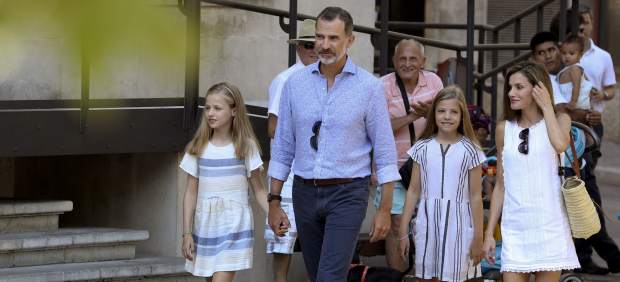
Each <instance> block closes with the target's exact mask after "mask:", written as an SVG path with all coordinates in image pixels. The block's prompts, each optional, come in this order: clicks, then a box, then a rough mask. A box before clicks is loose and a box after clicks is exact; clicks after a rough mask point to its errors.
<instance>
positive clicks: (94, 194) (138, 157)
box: [2, 153, 180, 256]
mask: <svg viewBox="0 0 620 282" xmlns="http://www.w3.org/2000/svg"><path fill="white" fill-rule="evenodd" d="M12 161H13V163H14V175H13V178H14V180H13V181H14V189H13V192H12V195H11V196H13V197H16V198H29V199H60V200H71V201H73V211H72V212H69V213H67V214H64V215H62V216H61V217H60V226H61V227H69V226H80V227H118V228H128V229H141V230H148V231H149V233H150V238H149V240H147V241H145V242H143V243H141V244H139V245H138V249H137V252H138V253H139V255H169V256H170V255H175V254H176V252H177V249H178V248H177V246H176V242H177V241H178V238H179V234H180V233H178V232H177V230H176V228H175V227H176V224H177V217H178V215H177V213H178V210H179V208H178V206H177V205H178V203H177V183H178V181H177V177H178V175H179V174H178V172H177V163H178V160H177V154H176V153H162V154H122V155H91V156H64V157H62V156H61V157H30V158H14V159H12ZM6 188H7V186H3V189H2V190H9V189H6ZM7 192H8V193H10V192H11V191H10V190H9V191H6V192H5V193H7Z"/></svg>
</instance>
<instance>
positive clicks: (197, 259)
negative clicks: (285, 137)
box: [180, 82, 267, 281]
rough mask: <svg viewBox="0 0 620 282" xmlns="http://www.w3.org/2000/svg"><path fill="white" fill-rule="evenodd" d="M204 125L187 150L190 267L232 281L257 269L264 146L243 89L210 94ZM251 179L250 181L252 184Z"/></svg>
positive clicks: (221, 86)
mask: <svg viewBox="0 0 620 282" xmlns="http://www.w3.org/2000/svg"><path fill="white" fill-rule="evenodd" d="M205 100H206V101H205V107H204V112H203V114H202V121H201V123H200V126H199V128H198V130H197V131H196V134H195V136H194V138H193V139H192V140H191V141H190V142H189V144H188V145H187V148H186V153H185V156H184V157H183V160H182V161H181V165H180V167H181V169H183V170H184V171H185V172H187V173H188V183H187V189H186V191H185V198H184V200H183V230H184V233H183V245H182V250H181V251H182V253H183V256H184V257H185V258H186V259H187V262H186V264H185V269H186V270H187V271H189V272H191V273H192V274H193V275H195V276H203V277H212V278H213V281H233V278H234V275H235V271H238V270H242V269H249V268H251V267H252V248H253V243H254V223H253V219H252V208H251V205H250V202H249V187H250V185H249V183H248V182H250V183H251V184H252V185H251V187H252V188H253V190H254V194H255V196H256V199H257V201H258V202H259V204H260V206H261V208H263V210H265V211H266V210H267V193H266V190H265V188H264V187H265V186H264V184H263V181H262V176H261V175H262V174H261V169H262V161H261V158H260V153H259V147H258V143H257V141H256V138H255V137H254V132H253V131H252V126H251V124H250V121H249V119H248V117H247V114H246V109H245V103H244V102H243V98H242V96H241V93H240V92H239V89H238V88H237V87H235V86H234V85H231V84H229V83H225V82H223V83H218V84H215V85H213V86H212V87H211V88H209V90H208V91H207V95H206V98H205ZM248 180H249V181H248Z"/></svg>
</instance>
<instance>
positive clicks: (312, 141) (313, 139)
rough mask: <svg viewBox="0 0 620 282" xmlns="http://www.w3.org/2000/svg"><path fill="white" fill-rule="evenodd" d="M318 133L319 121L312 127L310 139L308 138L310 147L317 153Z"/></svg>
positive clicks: (319, 128) (319, 129)
mask: <svg viewBox="0 0 620 282" xmlns="http://www.w3.org/2000/svg"><path fill="white" fill-rule="evenodd" d="M319 131H321V121H320V120H319V121H317V122H315V123H314V125H313V126H312V134H314V135H312V137H310V147H312V149H314V150H315V151H317V150H318V149H319V141H318V139H319Z"/></svg>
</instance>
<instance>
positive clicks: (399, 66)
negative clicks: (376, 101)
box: [374, 39, 443, 271]
mask: <svg viewBox="0 0 620 282" xmlns="http://www.w3.org/2000/svg"><path fill="white" fill-rule="evenodd" d="M392 62H393V63H394V68H395V69H396V72H395V73H394V72H393V73H389V74H387V75H385V76H383V77H381V80H382V81H383V85H384V87H385V98H386V100H387V106H388V111H389V114H390V122H391V124H392V132H393V133H394V140H395V141H396V151H397V154H398V167H399V168H400V167H401V166H402V165H403V164H404V163H405V161H407V158H408V157H409V156H408V155H407V150H409V148H411V146H412V145H413V144H412V143H411V137H412V136H413V135H415V136H420V134H421V133H422V131H424V127H425V126H426V118H424V117H425V116H426V112H427V111H428V109H429V108H430V105H431V103H432V101H433V99H434V98H435V96H436V95H437V92H439V90H441V89H442V88H443V83H442V82H441V79H440V78H439V77H438V76H437V75H436V74H435V73H433V72H430V71H425V70H424V64H425V62H426V57H425V56H424V45H422V44H420V43H419V42H417V41H415V40H413V39H403V40H401V41H400V42H399V43H398V44H396V47H395V50H394V57H392ZM397 76H398V77H400V79H401V81H402V84H403V86H404V88H405V91H406V92H407V97H408V100H409V105H410V109H409V114H407V111H405V104H404V101H403V95H402V94H401V91H400V87H399V86H398V83H397ZM410 124H413V127H414V131H415V132H414V133H413V134H410V130H409V125H410ZM406 193H407V188H406V187H404V186H403V184H402V183H401V182H400V181H397V182H394V192H393V196H392V211H391V214H392V217H391V219H392V224H391V225H390V233H389V235H388V236H387V237H386V239H385V250H386V260H387V264H388V266H389V267H391V268H394V269H399V270H401V271H403V270H405V268H406V265H405V262H404V260H403V258H402V257H401V256H400V254H399V252H398V242H399V238H398V228H399V226H400V217H401V214H402V213H403V206H404V204H405V198H406ZM379 203H381V188H380V187H377V194H376V197H375V202H374V204H375V207H378V206H379Z"/></svg>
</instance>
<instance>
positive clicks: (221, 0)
mask: <svg viewBox="0 0 620 282" xmlns="http://www.w3.org/2000/svg"><path fill="white" fill-rule="evenodd" d="M201 1H202V2H205V3H211V4H217V5H222V6H226V7H231V8H237V9H241V10H246V11H250V12H256V13H261V14H267V15H272V16H277V17H281V18H288V17H289V13H288V12H287V11H284V10H279V9H274V8H267V7H262V6H257V5H252V4H247V3H242V2H237V1H231V0H201ZM545 1H549V0H545ZM297 19H298V20H305V19H313V20H316V17H315V16H310V15H306V14H297ZM449 25H452V24H447V25H446V26H449ZM454 26H460V24H454ZM464 26H465V27H466V26H467V25H464ZM480 27H481V28H482V29H485V30H486V29H488V28H490V26H482V25H481V26H480ZM446 28H447V27H446ZM353 30H354V31H356V32H360V33H364V34H369V35H379V34H381V29H379V28H373V27H368V26H363V25H353ZM388 36H389V37H390V38H394V39H415V40H416V41H419V42H420V43H422V44H424V45H427V46H431V47H437V48H443V49H448V50H452V51H466V50H467V46H466V45H464V44H454V43H448V42H444V41H441V40H435V39H429V38H424V37H420V36H415V35H410V34H406V33H402V32H395V31H388ZM514 49H520V50H525V49H529V47H528V45H527V44H512V43H486V44H478V45H474V50H514Z"/></svg>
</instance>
